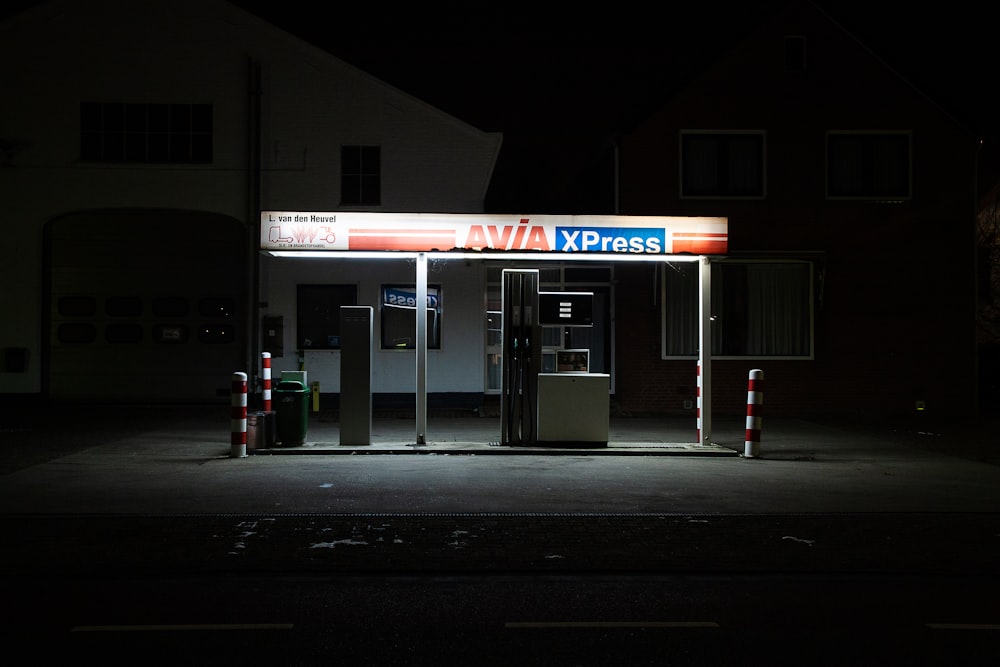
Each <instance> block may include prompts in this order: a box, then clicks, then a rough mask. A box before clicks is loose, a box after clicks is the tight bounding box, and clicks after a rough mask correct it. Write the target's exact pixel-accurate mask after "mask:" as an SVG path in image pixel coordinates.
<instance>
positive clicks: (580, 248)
mask: <svg viewBox="0 0 1000 667" xmlns="http://www.w3.org/2000/svg"><path fill="white" fill-rule="evenodd" d="M665 238H666V237H665V232H664V230H663V229H643V228H639V229H629V228H627V227H556V250H559V251H562V252H636V253H654V254H657V253H662V252H663V248H664V247H665Z"/></svg>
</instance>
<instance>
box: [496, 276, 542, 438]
mask: <svg viewBox="0 0 1000 667" xmlns="http://www.w3.org/2000/svg"><path fill="white" fill-rule="evenodd" d="M502 298H503V312H502V324H501V335H502V339H503V341H502V342H503V346H502V349H503V359H502V373H501V405H500V418H501V444H502V445H509V446H515V447H516V446H523V445H532V444H535V442H536V440H537V435H536V428H537V415H536V409H537V408H536V400H537V398H536V397H537V394H538V372H539V370H540V369H541V363H542V349H541V329H540V328H539V325H538V270H537V269H505V270H504V271H503V285H502Z"/></svg>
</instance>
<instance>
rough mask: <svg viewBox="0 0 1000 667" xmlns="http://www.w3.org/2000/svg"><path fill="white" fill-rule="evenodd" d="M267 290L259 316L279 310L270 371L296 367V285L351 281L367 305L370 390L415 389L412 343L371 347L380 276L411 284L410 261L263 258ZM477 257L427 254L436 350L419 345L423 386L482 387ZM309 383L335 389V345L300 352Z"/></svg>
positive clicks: (462, 389)
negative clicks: (438, 315)
mask: <svg viewBox="0 0 1000 667" xmlns="http://www.w3.org/2000/svg"><path fill="white" fill-rule="evenodd" d="M264 262H265V266H266V272H267V274H268V278H267V283H268V287H267V292H266V293H264V294H261V300H262V301H266V302H267V304H268V307H267V310H266V312H265V313H264V314H265V315H281V316H283V323H284V330H283V332H282V335H283V339H284V349H285V354H284V356H282V357H278V358H273V357H272V359H271V372H272V377H273V378H274V379H275V380H277V378H280V376H281V371H282V370H298V368H299V366H298V356H297V355H296V350H295V340H296V335H295V334H296V332H295V320H296V310H295V306H296V304H295V299H296V285H298V284H300V283H304V284H323V283H326V284H357V285H358V303H359V305H362V306H372V307H373V309H374V311H375V320H374V323H373V329H374V334H373V335H374V338H375V340H374V341H373V345H374V355H373V366H372V375H373V382H372V391H374V392H376V393H407V392H413V391H415V390H416V358H415V356H414V355H415V352H414V351H413V350H381V349H379V331H380V320H379V288H380V286H381V285H382V284H384V283H401V284H414V283H415V282H416V272H415V271H416V267H415V265H414V263H413V262H412V261H407V260H400V259H391V258H390V259H384V260H360V259H359V260H353V259H352V260H338V259H319V258H310V259H302V258H298V259H297V258H294V257H292V258H289V257H281V258H276V257H267V258H265V260H264ZM484 281H485V278H484V271H483V265H482V263H481V262H479V261H470V262H466V261H464V260H447V261H444V260H442V261H440V262H438V261H431V262H429V266H428V275H427V282H428V284H432V285H434V284H440V285H441V299H442V320H441V349H440V350H428V351H427V391H428V392H432V393H434V392H482V391H483V390H484V387H485V381H484V366H485V358H484V356H483V355H484V341H485V330H484V326H485V312H484V311H485V306H484V296H483V290H484V285H485V282H484ZM305 364H306V366H305V370H306V372H307V373H308V375H309V377H308V380H309V382H310V383H311V382H316V381H318V382H319V383H320V391H321V392H323V393H336V392H338V391H339V390H340V351H339V350H311V351H308V352H306V353H305Z"/></svg>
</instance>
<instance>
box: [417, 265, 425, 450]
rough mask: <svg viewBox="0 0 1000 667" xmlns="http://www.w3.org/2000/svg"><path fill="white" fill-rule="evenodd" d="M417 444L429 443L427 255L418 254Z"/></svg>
mask: <svg viewBox="0 0 1000 667" xmlns="http://www.w3.org/2000/svg"><path fill="white" fill-rule="evenodd" d="M416 307H417V317H416V320H417V332H416V341H417V349H416V353H417V444H418V445H426V444H427V255H425V254H424V253H420V254H418V255H417V303H416Z"/></svg>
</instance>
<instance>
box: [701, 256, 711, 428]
mask: <svg viewBox="0 0 1000 667" xmlns="http://www.w3.org/2000/svg"><path fill="white" fill-rule="evenodd" d="M698 287H699V289H698V364H699V365H700V367H701V431H700V433H701V442H700V443H699V444H702V445H707V444H711V442H712V264H711V263H710V262H709V260H708V257H701V258H700V259H699V260H698Z"/></svg>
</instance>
